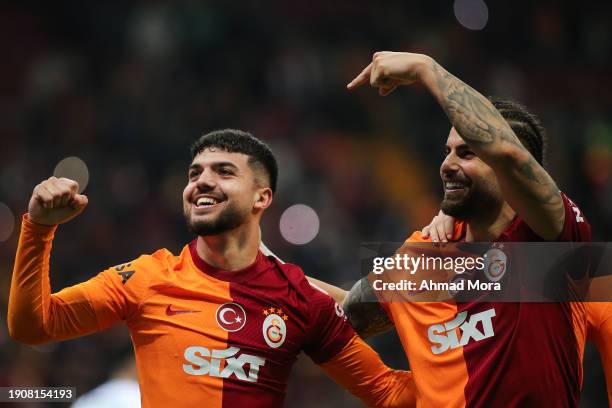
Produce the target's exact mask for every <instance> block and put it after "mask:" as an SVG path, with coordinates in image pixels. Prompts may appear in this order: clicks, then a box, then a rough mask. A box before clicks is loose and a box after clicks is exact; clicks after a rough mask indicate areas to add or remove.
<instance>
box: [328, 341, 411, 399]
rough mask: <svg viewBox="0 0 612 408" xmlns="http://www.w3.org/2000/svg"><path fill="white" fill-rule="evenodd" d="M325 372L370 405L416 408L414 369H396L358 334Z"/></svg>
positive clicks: (333, 359) (332, 359)
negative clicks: (388, 365) (384, 360)
mask: <svg viewBox="0 0 612 408" xmlns="http://www.w3.org/2000/svg"><path fill="white" fill-rule="evenodd" d="M319 366H320V367H321V368H322V369H323V371H325V373H326V374H327V375H328V376H329V377H331V378H332V379H333V380H334V381H335V382H337V383H338V384H340V385H341V386H342V387H343V388H345V389H346V390H347V391H349V392H350V393H351V394H353V395H355V396H356V397H358V398H359V399H361V401H363V402H364V403H365V404H366V405H367V406H370V407H414V406H416V395H417V391H416V386H415V383H414V379H413V378H412V373H411V372H410V371H401V370H392V369H391V368H389V367H387V366H386V365H385V364H384V363H383V362H382V360H381V359H380V356H379V355H378V354H377V353H376V352H375V351H374V350H372V348H371V347H370V346H368V345H367V344H366V343H365V342H364V341H363V340H362V339H360V338H359V337H358V336H354V337H353V338H352V339H351V341H349V343H348V344H347V345H346V346H345V347H344V348H343V349H342V350H341V351H340V352H339V353H338V354H336V355H335V356H334V357H332V358H331V359H330V360H328V361H326V362H324V363H321V364H319Z"/></svg>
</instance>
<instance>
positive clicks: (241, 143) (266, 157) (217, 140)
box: [191, 129, 278, 192]
mask: <svg viewBox="0 0 612 408" xmlns="http://www.w3.org/2000/svg"><path fill="white" fill-rule="evenodd" d="M209 147H214V148H217V149H220V150H223V151H226V152H228V153H242V154H246V155H247V156H249V161H248V163H249V165H251V166H261V167H262V168H263V169H264V170H265V172H266V173H267V174H268V179H269V182H270V188H271V189H272V192H276V181H277V179H278V165H277V164H276V158H275V157H274V154H273V153H272V150H270V148H269V147H268V145H266V144H265V143H264V142H262V141H261V140H259V139H257V138H256V137H255V136H253V135H252V134H250V133H249V132H245V131H242V130H237V129H221V130H215V131H212V132H210V133H207V134H205V135H203V136H200V137H199V138H198V140H196V142H195V143H194V144H193V145H192V146H191V159H192V160H193V159H194V158H195V157H196V156H197V155H198V154H200V153H201V152H203V151H204V150H205V149H207V148H209Z"/></svg>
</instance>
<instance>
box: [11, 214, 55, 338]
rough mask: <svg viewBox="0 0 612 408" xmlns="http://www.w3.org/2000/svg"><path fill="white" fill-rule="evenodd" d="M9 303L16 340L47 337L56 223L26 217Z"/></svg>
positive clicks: (12, 333)
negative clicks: (34, 222) (40, 223)
mask: <svg viewBox="0 0 612 408" xmlns="http://www.w3.org/2000/svg"><path fill="white" fill-rule="evenodd" d="M22 222H23V223H22V227H21V234H20V236H19V244H18V246H17V254H16V257H15V266H14V268H13V277H12V281H11V289H10V295H9V304H8V319H7V320H8V329H9V333H10V334H11V336H12V337H13V338H15V339H16V340H19V341H22V342H25V343H30V344H36V343H42V342H44V341H45V340H46V337H47V336H46V333H45V327H44V326H45V322H44V320H45V319H44V317H45V315H48V312H49V297H50V294H51V287H50V283H49V257H50V253H51V242H52V241H53V236H54V233H55V229H56V228H55V227H46V226H39V225H35V224H33V223H31V222H30V221H29V220H28V219H27V216H25V217H24V218H23V221H22Z"/></svg>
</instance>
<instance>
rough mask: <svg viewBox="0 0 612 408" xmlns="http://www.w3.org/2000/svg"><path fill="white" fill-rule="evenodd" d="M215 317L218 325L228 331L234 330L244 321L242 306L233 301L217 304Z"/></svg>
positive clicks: (240, 327) (244, 313)
mask: <svg viewBox="0 0 612 408" xmlns="http://www.w3.org/2000/svg"><path fill="white" fill-rule="evenodd" d="M215 317H216V318H217V324H218V325H219V327H221V328H222V329H223V330H225V331H228V332H236V331H238V330H240V329H242V328H243V327H244V325H245V323H246V312H245V311H244V308H243V307H242V306H240V305H239V304H238V303H234V302H227V303H224V304H222V305H221V306H219V308H218V309H217V313H216V316H215Z"/></svg>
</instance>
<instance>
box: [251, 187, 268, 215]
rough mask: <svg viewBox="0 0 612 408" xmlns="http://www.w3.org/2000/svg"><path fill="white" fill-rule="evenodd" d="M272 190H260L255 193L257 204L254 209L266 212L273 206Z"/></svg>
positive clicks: (266, 188) (264, 188) (265, 188)
mask: <svg viewBox="0 0 612 408" xmlns="http://www.w3.org/2000/svg"><path fill="white" fill-rule="evenodd" d="M272 195H273V194H272V189H271V188H270V187H263V188H258V189H257V190H256V191H255V203H254V204H253V208H255V209H258V210H265V209H266V208H268V207H269V206H270V205H271V204H272Z"/></svg>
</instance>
